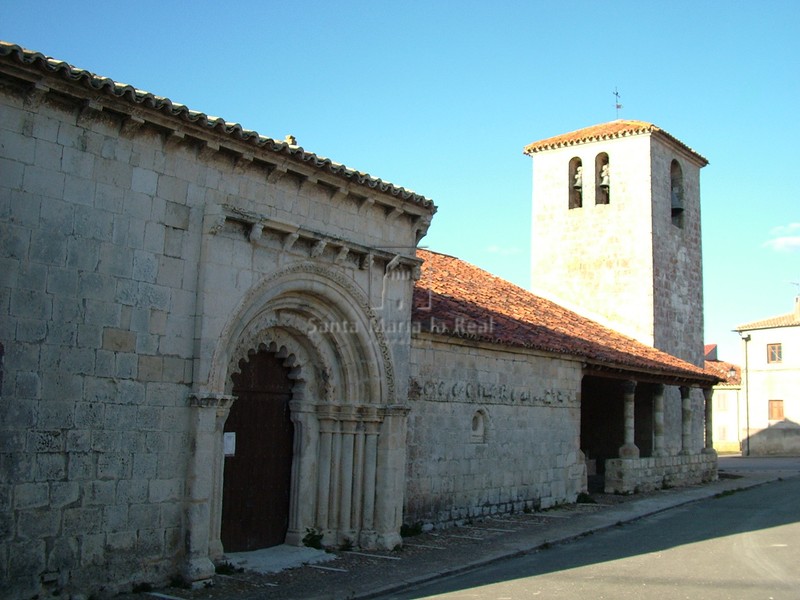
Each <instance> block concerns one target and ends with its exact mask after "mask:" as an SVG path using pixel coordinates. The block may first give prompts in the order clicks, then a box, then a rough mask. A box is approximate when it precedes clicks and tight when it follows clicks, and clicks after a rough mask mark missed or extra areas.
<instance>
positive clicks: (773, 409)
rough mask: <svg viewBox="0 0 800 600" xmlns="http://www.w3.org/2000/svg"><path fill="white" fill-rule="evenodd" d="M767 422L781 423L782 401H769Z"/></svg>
mask: <svg viewBox="0 0 800 600" xmlns="http://www.w3.org/2000/svg"><path fill="white" fill-rule="evenodd" d="M769 420H770V421H783V400H770V401H769Z"/></svg>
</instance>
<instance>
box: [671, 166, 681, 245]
mask: <svg viewBox="0 0 800 600" xmlns="http://www.w3.org/2000/svg"><path fill="white" fill-rule="evenodd" d="M669 174H670V178H669V179H670V206H671V211H672V224H673V225H675V227H680V228H681V229H683V171H682V170H681V165H680V163H679V162H678V161H677V160H673V161H672V165H671V166H670V170H669Z"/></svg>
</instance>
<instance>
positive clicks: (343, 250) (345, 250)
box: [333, 246, 350, 265]
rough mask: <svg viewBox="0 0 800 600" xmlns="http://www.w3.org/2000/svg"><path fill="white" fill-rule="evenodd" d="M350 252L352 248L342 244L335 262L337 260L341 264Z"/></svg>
mask: <svg viewBox="0 0 800 600" xmlns="http://www.w3.org/2000/svg"><path fill="white" fill-rule="evenodd" d="M349 253H350V249H349V248H348V247H347V246H342V247H341V248H340V249H339V253H338V254H337V255H336V258H335V259H334V261H333V262H335V263H336V264H337V265H341V264H342V263H344V261H345V260H347V255H348V254H349Z"/></svg>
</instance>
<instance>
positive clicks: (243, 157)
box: [233, 152, 254, 173]
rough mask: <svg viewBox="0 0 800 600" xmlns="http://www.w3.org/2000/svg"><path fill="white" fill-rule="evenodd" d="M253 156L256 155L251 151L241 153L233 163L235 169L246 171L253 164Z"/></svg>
mask: <svg viewBox="0 0 800 600" xmlns="http://www.w3.org/2000/svg"><path fill="white" fill-rule="evenodd" d="M253 158H254V156H253V155H252V154H250V153H249V152H247V153H245V154H240V155H239V156H237V157H236V160H235V161H234V163H233V170H234V171H235V172H236V173H244V172H245V171H246V170H247V169H248V168H250V166H251V165H252V164H253Z"/></svg>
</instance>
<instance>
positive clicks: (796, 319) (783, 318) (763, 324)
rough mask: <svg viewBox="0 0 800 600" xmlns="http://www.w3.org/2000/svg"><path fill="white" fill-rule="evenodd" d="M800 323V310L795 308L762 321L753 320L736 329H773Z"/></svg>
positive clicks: (794, 325)
mask: <svg viewBox="0 0 800 600" xmlns="http://www.w3.org/2000/svg"><path fill="white" fill-rule="evenodd" d="M798 325H800V310H795V311H794V312H790V313H789V314H786V315H779V316H777V317H770V318H769V319H762V320H760V321H753V322H752V323H746V324H745V325H739V326H738V327H737V328H736V329H735V331H747V330H750V329H772V328H773V327H796V326H798Z"/></svg>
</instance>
